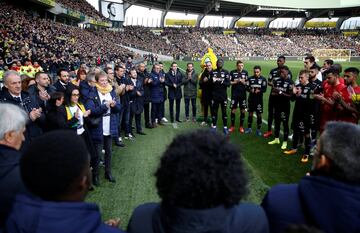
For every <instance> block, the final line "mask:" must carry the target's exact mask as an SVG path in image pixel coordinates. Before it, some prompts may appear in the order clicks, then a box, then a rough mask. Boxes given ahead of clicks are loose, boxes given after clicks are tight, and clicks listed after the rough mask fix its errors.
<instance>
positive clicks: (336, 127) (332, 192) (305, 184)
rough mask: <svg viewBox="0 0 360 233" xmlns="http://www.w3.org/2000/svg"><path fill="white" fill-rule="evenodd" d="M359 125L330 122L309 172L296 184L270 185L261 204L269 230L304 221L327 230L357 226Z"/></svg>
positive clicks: (351, 229)
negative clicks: (267, 220)
mask: <svg viewBox="0 0 360 233" xmlns="http://www.w3.org/2000/svg"><path fill="white" fill-rule="evenodd" d="M355 135H360V126H358V125H355V124H349V123H344V122H330V123H328V124H327V125H326V126H325V130H324V132H323V134H322V135H321V136H320V139H319V141H318V145H317V147H316V148H317V151H316V153H315V155H314V160H313V166H312V171H311V172H310V175H308V176H305V177H304V178H302V179H301V180H300V182H299V183H298V184H280V185H277V186H274V187H272V188H271V189H270V191H269V192H268V193H267V195H266V196H265V198H264V200H263V203H262V206H263V208H264V209H265V212H266V215H267V217H268V219H269V224H270V231H271V232H283V230H284V229H285V228H286V227H288V226H289V225H291V224H296V225H300V224H307V225H310V226H314V227H317V228H319V229H320V230H322V231H324V232H327V233H335V232H349V233H355V232H358V231H359V229H360V221H359V215H356V214H354V213H358V212H359V211H360V191H359V190H360V187H359V184H360V173H359V169H360V160H359V151H360V143H359V138H358V137H356V136H355Z"/></svg>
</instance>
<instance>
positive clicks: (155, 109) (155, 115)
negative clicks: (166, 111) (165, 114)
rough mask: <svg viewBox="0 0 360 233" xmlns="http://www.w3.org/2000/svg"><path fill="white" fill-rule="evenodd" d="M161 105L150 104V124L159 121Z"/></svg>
mask: <svg viewBox="0 0 360 233" xmlns="http://www.w3.org/2000/svg"><path fill="white" fill-rule="evenodd" d="M161 104H162V103H151V122H152V123H155V119H158V121H159V122H160V121H161Z"/></svg>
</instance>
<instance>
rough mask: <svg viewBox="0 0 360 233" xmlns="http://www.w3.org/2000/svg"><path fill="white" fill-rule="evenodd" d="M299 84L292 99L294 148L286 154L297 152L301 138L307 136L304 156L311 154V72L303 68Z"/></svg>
mask: <svg viewBox="0 0 360 233" xmlns="http://www.w3.org/2000/svg"><path fill="white" fill-rule="evenodd" d="M299 82H300V83H299V84H297V85H296V86H295V87H294V88H293V93H294V95H293V97H292V100H293V101H295V107H294V111H293V119H292V126H293V132H294V136H293V139H292V148H291V149H290V150H286V151H284V154H287V155H292V154H296V152H297V147H298V143H299V139H300V138H301V137H304V136H305V153H304V155H303V157H309V154H310V142H311V139H310V127H311V113H312V107H311V105H312V103H311V97H312V94H313V88H314V85H312V84H311V83H310V82H309V72H308V71H306V70H301V71H300V73H299Z"/></svg>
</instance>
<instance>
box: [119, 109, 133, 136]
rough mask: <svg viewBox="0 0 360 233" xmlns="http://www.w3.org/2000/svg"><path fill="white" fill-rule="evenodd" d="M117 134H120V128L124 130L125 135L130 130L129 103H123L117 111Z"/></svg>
mask: <svg viewBox="0 0 360 233" xmlns="http://www.w3.org/2000/svg"><path fill="white" fill-rule="evenodd" d="M118 128H119V136H121V129H124V130H125V135H128V134H129V133H130V130H131V125H130V107H129V105H124V106H123V107H122V108H121V110H120V113H119V127H118Z"/></svg>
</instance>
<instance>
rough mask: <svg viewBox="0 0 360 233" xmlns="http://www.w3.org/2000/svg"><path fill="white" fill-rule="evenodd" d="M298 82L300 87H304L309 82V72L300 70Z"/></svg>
mask: <svg viewBox="0 0 360 233" xmlns="http://www.w3.org/2000/svg"><path fill="white" fill-rule="evenodd" d="M310 71H311V70H310ZM299 81H300V83H301V84H302V85H306V84H307V83H308V82H309V71H307V70H300V72H299Z"/></svg>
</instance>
